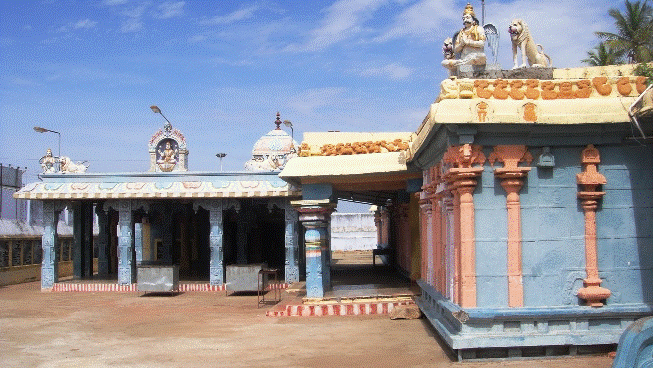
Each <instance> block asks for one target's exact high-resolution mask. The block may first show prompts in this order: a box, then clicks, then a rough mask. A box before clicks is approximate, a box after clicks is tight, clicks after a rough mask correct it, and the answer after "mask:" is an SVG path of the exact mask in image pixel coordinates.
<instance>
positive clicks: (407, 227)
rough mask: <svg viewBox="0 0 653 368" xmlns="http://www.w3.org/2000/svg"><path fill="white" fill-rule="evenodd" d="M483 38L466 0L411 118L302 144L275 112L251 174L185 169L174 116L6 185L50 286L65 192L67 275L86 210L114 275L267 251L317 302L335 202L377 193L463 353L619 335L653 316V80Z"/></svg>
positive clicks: (430, 302) (85, 249)
mask: <svg viewBox="0 0 653 368" xmlns="http://www.w3.org/2000/svg"><path fill="white" fill-rule="evenodd" d="M522 23H523V25H511V26H510V35H511V37H513V42H515V45H516V47H515V50H517V45H520V44H519V42H521V41H520V40H521V39H522V38H520V37H519V32H521V31H523V30H524V29H527V27H526V26H525V22H522ZM495 36H496V27H494V26H492V25H490V24H487V25H483V24H479V22H478V19H476V17H475V14H474V10H473V8H472V7H471V5H468V6H467V7H466V8H465V10H464V12H463V28H462V29H461V30H459V31H458V32H457V33H456V34H455V37H453V38H450V39H448V40H445V48H444V51H445V52H444V56H445V61H444V62H443V63H442V65H443V66H444V67H446V68H447V70H448V71H449V75H450V77H449V78H447V79H445V80H444V81H442V82H441V83H440V91H439V94H436V93H434V99H435V102H434V103H433V104H431V105H430V106H425V111H426V112H427V113H426V116H425V118H424V119H423V121H421V122H415V125H414V126H415V131H407V132H392V133H385V132H368V133H350V132H311V133H305V134H304V137H303V141H302V143H301V144H300V145H297V144H296V142H294V141H293V140H292V137H289V136H288V134H287V133H285V132H283V131H282V130H280V128H279V127H280V125H281V121H280V119H279V118H277V121H276V124H277V128H276V129H274V130H272V131H271V132H270V133H268V134H266V135H265V136H263V137H262V138H261V139H260V140H259V141H258V142H256V144H255V145H254V149H253V152H252V156H253V157H252V159H251V160H250V161H248V162H247V163H246V168H247V169H248V170H249V171H247V172H237V173H216V172H193V171H189V169H188V168H189V165H188V152H189V147H190V145H189V146H188V147H187V144H186V140H185V138H184V136H183V135H182V134H181V132H179V131H178V130H176V129H174V128H173V127H172V126H171V125H169V124H166V125H165V126H164V128H163V129H161V130H159V131H157V132H156V133H155V134H154V135H153V136H152V138H151V139H150V141H149V145H148V150H149V155H150V170H149V171H148V172H141V173H72V172H66V173H60V172H54V173H53V172H49V171H47V170H46V169H47V168H44V171H46V172H45V173H44V174H43V175H42V179H43V180H42V181H41V182H37V183H31V184H28V185H26V186H25V187H23V188H22V189H21V190H19V191H18V192H16V193H15V194H14V197H15V198H21V199H35V200H40V201H43V208H44V210H43V217H44V227H45V230H44V234H43V237H42V247H43V257H42V266H41V286H42V289H43V290H52V289H56V285H57V284H58V283H57V278H58V272H57V267H58V266H57V264H58V263H57V261H58V259H59V257H60V255H59V253H58V249H59V247H58V242H59V238H58V234H57V231H56V224H57V219H58V216H59V214H60V212H61V210H62V209H63V208H64V207H68V208H72V209H73V211H74V224H73V238H74V249H75V252H74V257H75V259H74V263H73V264H74V274H75V276H76V277H80V278H83V277H89V276H91V275H92V273H93V271H92V257H91V254H92V253H91V249H92V247H93V244H92V243H93V242H92V240H91V239H92V223H93V211H95V214H96V215H97V219H98V227H99V233H98V237H97V243H98V244H97V247H98V252H99V255H98V261H97V264H98V266H97V267H98V274H99V275H100V276H107V275H116V278H117V284H118V285H122V286H125V287H131V286H130V285H133V284H134V283H135V282H136V267H137V265H140V264H144V263H147V262H160V263H164V264H175V265H179V272H180V274H182V275H184V276H186V277H189V278H197V279H201V280H207V281H208V283H209V284H210V285H213V286H216V287H218V288H219V287H222V286H223V285H225V284H229V282H230V280H227V277H226V270H227V268H228V266H230V265H243V264H251V263H266V264H267V265H269V266H271V267H275V268H279V269H283V279H284V280H285V281H286V282H288V283H293V282H296V281H299V280H304V279H305V281H306V297H307V299H310V300H320V299H322V298H324V297H325V296H326V295H327V293H329V291H330V290H331V289H332V285H333V280H332V278H331V268H332V264H331V233H330V221H331V214H332V213H333V211H334V209H335V208H336V205H337V203H338V201H339V200H343V199H347V200H354V201H357V202H361V203H368V204H370V205H375V206H376V207H375V208H376V212H375V225H376V228H377V239H376V248H377V249H375V252H376V253H378V254H379V255H382V256H383V257H384V258H385V261H386V262H388V263H389V264H392V265H394V266H395V267H396V268H397V269H398V270H399V271H400V272H402V273H403V274H404V275H405V276H406V277H409V278H410V279H412V280H414V281H415V282H416V283H417V285H418V286H419V289H420V292H421V295H420V296H419V297H418V298H417V299H416V303H417V305H418V306H419V308H420V309H421V311H422V312H423V314H424V315H425V316H426V318H427V319H428V321H429V323H430V324H431V325H433V327H434V328H435V330H437V332H438V334H439V335H440V336H441V337H442V339H443V341H444V342H445V343H446V344H447V345H448V346H449V348H451V349H452V350H454V351H456V352H457V354H458V357H459V358H461V359H466V358H475V357H476V358H482V357H485V356H493V357H517V356H533V355H562V354H573V353H574V352H576V351H578V350H580V349H585V348H588V347H600V346H604V345H613V344H616V343H617V342H618V341H619V337H620V335H621V334H622V332H623V331H624V329H626V327H627V326H629V325H630V324H632V323H633V322H634V321H635V320H636V319H638V318H641V317H644V316H647V315H651V314H652V313H653V289H652V288H651V286H650V282H649V280H651V278H652V277H653V224H651V221H653V220H652V219H653V202H652V198H653V196H652V195H651V194H652V193H653V170H652V169H651V168H652V167H653V155H652V152H651V149H652V146H651V136H652V134H653V115H652V111H653V98H652V95H653V92H652V91H653V90H652V89H651V87H650V86H649V87H647V80H646V78H645V77H642V76H637V75H635V72H634V70H633V69H634V66H632V65H623V66H612V67H587V68H573V69H555V68H552V67H551V60H550V58H548V57H547V56H546V55H544V54H543V53H542V55H538V57H536V58H535V59H534V60H530V59H528V60H523V63H524V64H523V66H519V65H517V63H516V61H517V58H516V56H515V64H516V65H515V67H514V68H513V69H511V70H502V69H501V68H499V67H498V65H496V64H492V63H487V60H488V57H487V56H486V55H485V51H484V45H485V44H486V43H488V44H489V45H490V46H491V47H490V49H491V51H492V53H493V56H495V57H494V61H495V63H496V52H497V50H496V46H497V43H496V42H495V41H496V40H497V39H496V37H495ZM519 47H522V46H519ZM523 47H527V46H523ZM515 52H517V51H515ZM523 57H524V58H525V57H526V54H525V53H524V56H523ZM436 95H437V96H436ZM48 160H49V159H48V158H47V157H46V158H45V160H44V161H48ZM263 240H264V241H263ZM263 243H265V246H262V245H261V244H263ZM325 310H327V309H325ZM434 343H435V342H434Z"/></svg>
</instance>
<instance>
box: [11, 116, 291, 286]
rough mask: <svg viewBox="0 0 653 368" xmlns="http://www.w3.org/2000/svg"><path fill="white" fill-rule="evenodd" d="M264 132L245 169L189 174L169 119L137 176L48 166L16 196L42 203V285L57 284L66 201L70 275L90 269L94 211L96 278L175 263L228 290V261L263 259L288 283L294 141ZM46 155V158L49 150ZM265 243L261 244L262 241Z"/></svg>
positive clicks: (125, 277)
mask: <svg viewBox="0 0 653 368" xmlns="http://www.w3.org/2000/svg"><path fill="white" fill-rule="evenodd" d="M276 123H277V126H276V129H274V130H272V131H271V132H270V133H268V134H266V135H264V136H263V137H261V139H260V140H259V141H257V142H256V144H255V146H254V149H253V158H252V159H251V160H250V161H248V162H247V163H246V165H245V167H246V169H247V170H248V171H245V172H238V173H213V172H193V171H189V170H188V167H189V164H188V154H189V149H188V146H187V142H186V139H185V137H184V135H183V134H182V133H181V132H180V131H179V130H177V129H175V128H173V127H172V125H171V124H170V123H169V122H166V124H165V125H164V127H163V128H162V129H159V130H158V131H157V132H156V133H155V134H154V135H153V136H152V137H151V139H150V140H149V142H148V145H147V147H148V153H149V157H150V168H149V171H147V172H138V173H86V172H82V173H79V172H72V171H65V170H61V171H58V172H54V173H52V172H50V169H49V168H44V173H43V174H42V181H41V182H36V183H31V184H28V185H26V186H25V187H23V188H22V189H21V190H20V191H19V192H18V193H16V194H15V197H16V198H20V199H35V200H40V201H43V219H44V221H43V222H44V229H45V230H44V234H43V238H42V246H43V262H42V266H41V286H42V289H44V290H49V289H53V288H55V287H56V285H57V282H58V277H59V272H58V265H59V262H58V261H59V259H60V257H61V254H60V253H59V249H60V248H59V242H60V240H59V234H58V232H57V230H56V224H57V222H58V218H59V216H60V214H61V211H62V210H63V209H64V208H70V209H72V211H73V213H74V216H73V219H74V224H73V233H74V234H73V238H74V245H73V247H74V252H73V254H74V257H75V259H74V262H73V263H74V276H75V277H76V278H80V279H83V278H89V277H92V275H93V251H92V250H93V246H94V245H93V241H92V236H91V231H92V228H93V226H92V225H93V219H94V217H96V218H97V224H98V229H99V231H98V236H97V244H96V247H97V249H98V251H97V253H98V254H97V274H98V275H97V277H99V278H109V279H110V278H111V277H115V278H117V284H118V285H125V286H128V287H131V286H132V285H133V284H134V283H135V282H136V266H137V265H140V264H148V263H150V264H151V263H158V264H174V265H178V266H179V274H180V276H181V277H182V278H186V279H195V280H206V281H207V282H208V283H209V284H210V285H214V286H218V287H223V285H224V284H225V265H229V264H251V263H265V264H266V265H267V266H268V267H274V268H278V269H279V270H281V272H282V275H280V276H281V278H282V279H284V280H286V282H289V283H292V282H294V281H298V280H299V277H300V264H299V262H300V257H299V256H298V254H299V239H300V238H299V234H298V230H297V212H296V210H295V209H294V208H293V207H292V206H291V204H290V201H291V200H293V199H299V198H301V191H300V189H299V188H298V187H296V186H293V185H290V184H288V183H286V182H284V181H283V180H281V179H280V178H279V177H278V173H279V170H280V168H283V165H284V164H285V162H286V161H287V160H288V159H289V158H290V157H292V155H293V154H294V150H295V146H296V142H293V141H292V138H291V137H290V136H289V135H288V134H287V133H285V132H284V131H282V130H281V129H280V128H279V125H280V123H281V121H280V120H279V117H277V121H276ZM46 158H47V155H46ZM263 240H265V241H263Z"/></svg>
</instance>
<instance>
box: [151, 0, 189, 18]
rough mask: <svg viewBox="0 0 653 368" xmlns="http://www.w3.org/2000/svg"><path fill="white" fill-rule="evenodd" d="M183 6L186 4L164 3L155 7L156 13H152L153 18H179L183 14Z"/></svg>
mask: <svg viewBox="0 0 653 368" xmlns="http://www.w3.org/2000/svg"><path fill="white" fill-rule="evenodd" d="M185 4H186V2H184V1H177V2H170V1H166V2H165V3H163V4H161V5H159V6H158V7H157V9H158V12H155V13H154V17H155V18H158V19H168V18H174V17H180V16H182V15H183V14H184V5H185Z"/></svg>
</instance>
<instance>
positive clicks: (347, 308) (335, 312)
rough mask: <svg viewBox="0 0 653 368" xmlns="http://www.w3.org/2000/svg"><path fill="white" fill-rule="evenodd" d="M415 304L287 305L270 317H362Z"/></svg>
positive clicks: (274, 309) (272, 312)
mask: <svg viewBox="0 0 653 368" xmlns="http://www.w3.org/2000/svg"><path fill="white" fill-rule="evenodd" d="M409 304H415V302H414V301H412V300H407V301H400V302H387V301H384V302H363V303H347V304H314V305H286V306H281V308H279V307H275V308H272V309H271V310H269V311H268V312H267V314H266V315H267V316H268V317H320V316H360V315H382V314H389V313H390V312H391V311H392V310H393V309H394V308H395V307H398V306H400V305H409Z"/></svg>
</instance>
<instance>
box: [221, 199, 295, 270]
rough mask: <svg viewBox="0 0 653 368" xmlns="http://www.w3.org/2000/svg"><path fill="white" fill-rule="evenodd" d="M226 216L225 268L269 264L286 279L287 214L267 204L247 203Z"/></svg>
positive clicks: (243, 203)
mask: <svg viewBox="0 0 653 368" xmlns="http://www.w3.org/2000/svg"><path fill="white" fill-rule="evenodd" d="M240 206H241V208H240V210H239V211H236V210H234V209H230V210H228V211H225V212H224V217H223V218H224V245H223V247H224V265H225V266H227V265H232V264H254V263H265V264H266V265H267V267H268V268H276V269H278V270H279V279H285V274H284V272H285V267H284V266H285V259H286V258H285V257H286V255H285V218H284V211H283V210H280V209H278V208H277V207H273V208H272V209H270V208H269V207H268V205H267V201H263V200H260V201H259V200H243V201H241V203H240Z"/></svg>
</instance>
